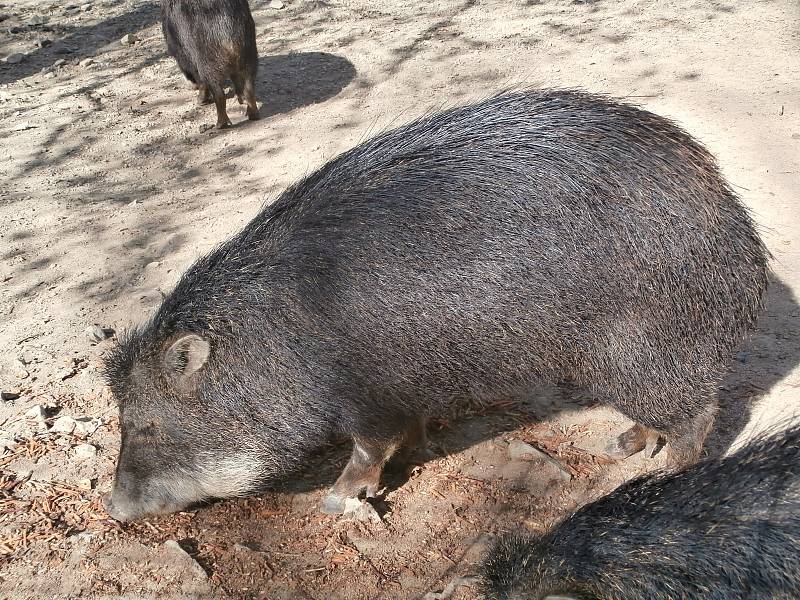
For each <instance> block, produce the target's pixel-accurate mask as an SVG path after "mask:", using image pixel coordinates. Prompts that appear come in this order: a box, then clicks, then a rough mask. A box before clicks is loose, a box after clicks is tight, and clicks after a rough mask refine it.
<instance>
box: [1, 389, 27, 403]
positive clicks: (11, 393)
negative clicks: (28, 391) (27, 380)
mask: <svg viewBox="0 0 800 600" xmlns="http://www.w3.org/2000/svg"><path fill="white" fill-rule="evenodd" d="M21 394H22V392H21V391H20V390H19V389H18V388H11V389H7V390H3V391H2V392H0V399H2V400H3V401H4V402H9V401H10V400H16V399H17V398H19V397H20V395H21Z"/></svg>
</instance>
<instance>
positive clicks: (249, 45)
mask: <svg viewBox="0 0 800 600" xmlns="http://www.w3.org/2000/svg"><path fill="white" fill-rule="evenodd" d="M161 28H162V31H163V32H164V39H165V40H166V42H167V52H169V54H170V56H172V57H173V58H175V60H176V61H177V63H178V66H179V67H180V69H181V71H183V74H184V75H186V78H187V79H188V80H189V81H191V82H192V83H193V84H194V86H195V88H196V89H197V90H199V92H198V97H197V103H198V104H205V103H208V102H212V101H213V102H214V104H216V107H217V127H218V128H225V127H228V126H230V124H231V121H230V119H228V113H227V112H226V110H225V103H226V99H225V92H224V90H223V83H224V82H225V79H226V78H228V77H230V79H231V81H233V87H234V91H235V92H236V97H237V98H238V100H239V104H242V103H243V102H245V101H246V102H247V112H246V114H247V118H248V119H251V120H252V119H258V118H259V113H258V104H257V103H256V94H255V87H254V85H255V79H256V72H257V70H258V50H257V48H256V27H255V23H254V22H253V17H252V15H251V14H250V6H249V5H248V4H247V0H161Z"/></svg>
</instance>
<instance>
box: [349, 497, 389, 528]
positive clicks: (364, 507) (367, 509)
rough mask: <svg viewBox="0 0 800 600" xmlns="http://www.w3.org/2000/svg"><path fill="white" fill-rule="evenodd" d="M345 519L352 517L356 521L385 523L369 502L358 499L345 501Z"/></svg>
mask: <svg viewBox="0 0 800 600" xmlns="http://www.w3.org/2000/svg"><path fill="white" fill-rule="evenodd" d="M342 516H343V517H350V518H351V519H354V520H356V521H362V522H365V523H366V522H372V523H383V520H382V519H381V516H380V515H379V514H378V511H376V510H375V507H374V506H372V504H370V503H369V502H362V501H361V500H359V499H358V498H348V499H347V500H345V501H344V512H343V513H342Z"/></svg>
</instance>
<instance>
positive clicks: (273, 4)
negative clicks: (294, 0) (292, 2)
mask: <svg viewBox="0 0 800 600" xmlns="http://www.w3.org/2000/svg"><path fill="white" fill-rule="evenodd" d="M267 6H269V7H270V8H274V9H275V10H281V9H282V8H283V7H284V6H285V5H284V3H283V2H281V0H271V1H270V3H269V4H268V5H267Z"/></svg>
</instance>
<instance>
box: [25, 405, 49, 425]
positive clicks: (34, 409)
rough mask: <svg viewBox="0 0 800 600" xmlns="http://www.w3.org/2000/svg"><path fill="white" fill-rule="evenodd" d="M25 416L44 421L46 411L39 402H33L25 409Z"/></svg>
mask: <svg viewBox="0 0 800 600" xmlns="http://www.w3.org/2000/svg"><path fill="white" fill-rule="evenodd" d="M25 418H26V419H35V420H37V421H39V422H44V420H45V419H46V418H47V411H46V410H45V408H44V406H42V405H41V404H34V405H33V406H31V407H30V408H29V409H28V410H26V411H25Z"/></svg>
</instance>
